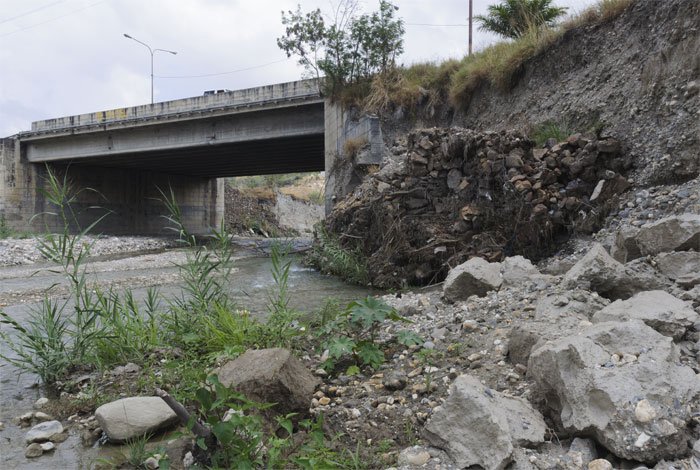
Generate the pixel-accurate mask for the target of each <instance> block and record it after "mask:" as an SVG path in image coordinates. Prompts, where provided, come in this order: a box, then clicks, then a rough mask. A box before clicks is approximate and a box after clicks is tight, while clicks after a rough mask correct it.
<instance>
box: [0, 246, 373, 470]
mask: <svg viewBox="0 0 700 470" xmlns="http://www.w3.org/2000/svg"><path fill="white" fill-rule="evenodd" d="M237 256H240V258H239V259H236V261H235V263H234V266H235V272H234V273H233V275H232V276H231V286H230V287H231V292H232V298H233V300H234V301H235V302H236V304H237V305H238V306H240V307H241V308H246V309H248V310H249V311H250V312H251V313H252V314H256V315H265V314H266V308H265V306H266V304H267V303H268V294H269V293H270V290H271V289H272V286H273V284H274V281H273V278H272V274H271V271H270V270H271V267H272V263H271V260H270V259H269V258H266V257H257V256H250V251H241V252H239V253H238V254H237ZM182 261H184V253H183V252H182V251H178V250H174V251H167V252H163V253H153V254H146V255H139V256H135V257H131V258H122V259H119V260H112V261H100V262H96V263H91V264H90V266H89V267H88V270H89V271H90V272H91V273H92V274H91V276H93V279H97V280H99V282H100V283H103V282H104V283H106V284H107V285H117V286H122V285H130V286H139V285H140V286H143V285H149V284H159V285H158V290H159V292H160V293H161V294H162V296H163V297H164V298H168V297H171V296H173V295H177V294H179V293H180V292H181V289H180V286H179V284H177V272H178V271H177V267H176V266H174V264H173V263H180V262H182ZM45 268H46V266H32V267H26V266H22V267H17V266H14V267H0V296H2V299H3V303H4V306H2V309H3V311H5V312H6V313H8V314H10V315H11V316H12V317H13V318H15V319H17V320H18V321H19V322H20V323H22V322H24V321H26V320H27V317H28V313H29V312H30V311H31V309H32V308H36V307H37V306H38V303H37V302H36V301H35V298H33V297H32V296H24V297H23V295H22V292H33V293H37V292H39V293H41V292H42V291H43V290H46V289H48V288H49V287H50V286H52V285H54V284H59V285H60V284H63V282H62V278H61V276H59V275H57V274H54V273H51V272H48V271H47V270H46V269H45ZM149 281H150V282H149ZM161 282H165V283H164V284H161ZM55 289H56V287H54V290H55ZM288 289H289V294H290V306H291V307H292V308H294V309H296V310H299V311H303V312H313V311H314V310H316V309H318V308H320V307H321V306H323V304H324V303H325V301H326V299H328V298H335V299H337V300H339V301H340V302H341V303H345V302H349V301H351V300H355V299H359V298H362V297H365V296H366V295H367V294H368V293H369V291H368V289H366V288H361V287H357V286H349V285H347V284H345V283H343V282H342V281H339V280H338V279H336V278H333V277H329V276H324V275H322V274H320V273H318V272H316V271H314V270H313V269H309V268H306V267H304V266H301V265H300V264H299V263H298V262H296V261H295V262H294V263H293V264H292V267H291V269H290V273H289V278H288ZM132 290H133V292H134V294H135V297H136V298H137V299H140V298H143V297H144V296H145V293H146V290H147V289H146V287H132ZM13 299H17V300H16V303H15V301H14V300H13ZM27 300H29V301H27ZM22 301H24V303H21V302H22ZM0 328H3V329H6V328H7V326H6V325H0ZM0 351H1V352H2V353H3V354H7V353H8V352H9V351H8V350H7V346H6V345H5V344H0ZM43 395H44V391H43V390H42V388H41V387H38V386H37V378H36V376H34V375H32V374H28V373H24V374H20V373H19V371H18V370H17V369H15V368H14V367H12V366H11V365H9V364H7V363H3V362H0V422H2V423H4V425H5V429H4V430H3V431H0V469H2V470H6V469H8V470H9V469H36V470H43V469H88V468H91V467H92V465H93V463H94V462H95V461H96V460H97V459H99V458H104V457H105V456H108V455H109V453H110V451H112V452H113V450H114V448H111V449H110V448H109V447H108V448H103V449H97V448H92V449H86V448H84V447H83V446H82V444H81V443H80V438H79V435H78V433H77V431H76V430H71V432H70V437H69V439H68V440H67V441H66V442H63V443H60V444H58V445H57V446H56V450H55V451H53V452H51V453H48V454H44V455H43V456H41V457H39V458H37V459H27V458H25V457H24V451H25V447H26V445H25V444H24V435H25V433H26V431H27V429H20V428H19V427H17V426H15V425H14V424H13V423H12V419H13V418H15V417H17V416H20V415H22V414H24V413H26V412H29V411H32V406H33V404H34V402H35V401H36V400H37V399H38V398H39V397H41V396H43ZM65 424H66V423H64V425H65Z"/></svg>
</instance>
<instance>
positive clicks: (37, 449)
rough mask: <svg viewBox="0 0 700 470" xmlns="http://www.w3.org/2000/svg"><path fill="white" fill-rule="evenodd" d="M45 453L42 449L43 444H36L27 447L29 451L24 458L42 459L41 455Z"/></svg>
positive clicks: (25, 452) (26, 451)
mask: <svg viewBox="0 0 700 470" xmlns="http://www.w3.org/2000/svg"><path fill="white" fill-rule="evenodd" d="M43 453H44V450H43V449H42V448H41V444H37V443H36V442H35V443H33V444H29V446H27V449H26V450H25V451H24V456H25V457H27V458H28V459H34V458H37V457H41V454H43Z"/></svg>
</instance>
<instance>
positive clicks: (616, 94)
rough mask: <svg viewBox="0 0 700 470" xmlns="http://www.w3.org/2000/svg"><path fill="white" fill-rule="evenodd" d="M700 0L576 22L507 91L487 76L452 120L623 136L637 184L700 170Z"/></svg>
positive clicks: (647, 1) (652, 0) (648, 5)
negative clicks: (547, 126) (601, 20)
mask: <svg viewBox="0 0 700 470" xmlns="http://www.w3.org/2000/svg"><path fill="white" fill-rule="evenodd" d="M699 92H700V2H698V1H697V0H664V1H659V0H637V1H635V2H634V3H633V4H632V5H631V6H630V7H629V8H628V9H627V10H626V11H625V12H623V13H622V15H620V16H619V17H617V18H616V19H615V20H613V21H610V22H607V23H603V24H597V25H593V26H584V27H578V28H574V29H573V30H570V31H568V32H567V33H566V34H565V35H564V36H563V37H562V38H561V39H560V40H559V41H558V42H557V43H556V44H555V45H554V46H553V47H551V48H550V49H549V50H547V51H545V52H544V53H543V54H541V55H539V56H538V57H535V58H533V59H532V60H530V61H529V62H528V63H527V64H526V66H525V67H524V68H523V70H521V73H520V74H519V76H518V77H517V83H516V84H515V85H514V87H513V89H512V90H511V91H510V92H502V91H499V90H497V89H495V88H494V87H492V86H490V85H488V84H484V85H482V86H481V87H480V88H478V89H477V90H476V91H475V93H474V94H473V95H472V99H471V102H470V104H469V106H468V108H467V109H466V110H462V111H459V112H457V113H456V115H455V117H454V119H453V122H452V124H453V125H456V126H460V127H467V128H472V129H496V130H497V129H513V128H518V129H524V130H527V129H532V128H534V127H536V126H537V125H538V124H541V123H543V122H547V121H550V122H554V123H556V124H558V125H559V126H561V127H563V128H567V129H569V130H571V131H579V132H582V131H583V132H585V131H588V130H592V129H597V130H599V131H601V132H602V133H603V134H607V135H613V136H615V137H617V138H619V139H620V140H622V141H623V142H624V144H625V145H626V146H627V148H628V151H629V153H630V155H631V156H632V157H633V160H634V162H635V167H636V168H637V172H636V174H635V182H636V183H637V184H639V185H648V184H661V183H673V182H678V181H683V180H688V179H691V178H693V177H695V176H697V175H698V173H699V172H700V150H698V145H699V144H700V93H699Z"/></svg>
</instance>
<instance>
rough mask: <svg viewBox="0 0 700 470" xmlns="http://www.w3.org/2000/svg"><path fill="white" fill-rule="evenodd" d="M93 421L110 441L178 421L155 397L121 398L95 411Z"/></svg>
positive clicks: (144, 432)
mask: <svg viewBox="0 0 700 470" xmlns="http://www.w3.org/2000/svg"><path fill="white" fill-rule="evenodd" d="M95 418H97V422H98V423H99V424H100V427H101V428H102V430H103V431H104V432H105V434H107V437H108V438H109V440H110V441H112V442H123V441H126V440H128V439H132V438H136V437H140V436H144V435H146V434H150V433H153V432H156V431H158V430H160V429H164V428H167V427H169V426H172V425H173V424H175V423H176V422H177V421H178V418H177V416H176V415H175V412H173V410H171V409H170V407H169V406H168V405H166V403H165V402H164V401H163V400H162V399H161V398H159V397H130V398H122V399H120V400H116V401H113V402H111V403H107V404H104V405H102V406H100V407H99V408H97V410H95Z"/></svg>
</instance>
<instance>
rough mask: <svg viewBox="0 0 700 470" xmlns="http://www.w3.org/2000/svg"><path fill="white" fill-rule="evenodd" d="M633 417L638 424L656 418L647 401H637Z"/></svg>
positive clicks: (654, 411) (654, 410)
mask: <svg viewBox="0 0 700 470" xmlns="http://www.w3.org/2000/svg"><path fill="white" fill-rule="evenodd" d="M634 416H635V418H636V419H637V421H639V422H640V423H648V422H649V421H651V420H653V419H654V418H656V409H654V407H653V406H652V405H651V403H649V400H647V399H644V400H639V402H638V403H637V406H635V408H634Z"/></svg>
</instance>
